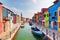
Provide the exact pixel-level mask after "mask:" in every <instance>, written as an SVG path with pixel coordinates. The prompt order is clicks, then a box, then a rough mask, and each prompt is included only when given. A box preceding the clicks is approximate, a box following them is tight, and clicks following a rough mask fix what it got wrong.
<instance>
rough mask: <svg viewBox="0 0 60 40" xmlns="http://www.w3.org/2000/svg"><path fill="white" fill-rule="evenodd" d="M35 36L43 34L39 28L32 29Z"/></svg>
mask: <svg viewBox="0 0 60 40" xmlns="http://www.w3.org/2000/svg"><path fill="white" fill-rule="evenodd" d="M31 29H32V32H33V34H35V35H42V34H43V32H42V31H41V30H39V29H38V28H37V27H31Z"/></svg>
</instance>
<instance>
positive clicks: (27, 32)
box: [14, 23, 42, 40]
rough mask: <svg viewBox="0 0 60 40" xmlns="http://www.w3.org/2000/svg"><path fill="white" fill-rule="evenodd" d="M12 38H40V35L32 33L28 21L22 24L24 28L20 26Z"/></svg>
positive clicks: (35, 39) (26, 39) (37, 39)
mask: <svg viewBox="0 0 60 40" xmlns="http://www.w3.org/2000/svg"><path fill="white" fill-rule="evenodd" d="M14 40H42V38H41V36H37V35H34V34H33V33H32V32H31V26H29V23H25V24H24V28H20V29H19V31H18V33H17V34H16V36H15V38H14Z"/></svg>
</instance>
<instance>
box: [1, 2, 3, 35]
mask: <svg viewBox="0 0 60 40" xmlns="http://www.w3.org/2000/svg"><path fill="white" fill-rule="evenodd" d="M2 32H3V19H2V3H0V34H1V33H2Z"/></svg>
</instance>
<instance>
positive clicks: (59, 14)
mask: <svg viewBox="0 0 60 40" xmlns="http://www.w3.org/2000/svg"><path fill="white" fill-rule="evenodd" d="M58 31H59V32H60V7H58Z"/></svg>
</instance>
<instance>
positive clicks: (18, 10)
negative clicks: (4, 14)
mask: <svg viewBox="0 0 60 40" xmlns="http://www.w3.org/2000/svg"><path fill="white" fill-rule="evenodd" d="M11 10H12V11H13V12H14V13H15V14H18V15H20V14H21V12H23V11H22V10H20V9H17V8H15V7H12V8H11Z"/></svg>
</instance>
